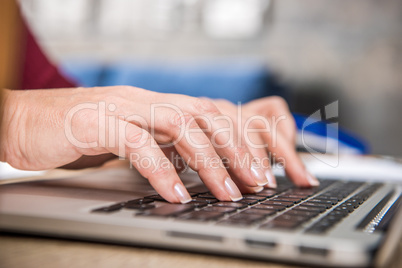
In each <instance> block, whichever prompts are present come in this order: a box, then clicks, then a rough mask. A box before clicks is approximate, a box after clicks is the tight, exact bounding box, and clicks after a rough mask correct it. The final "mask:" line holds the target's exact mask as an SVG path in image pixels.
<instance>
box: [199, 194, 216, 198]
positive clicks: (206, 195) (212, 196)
mask: <svg viewBox="0 0 402 268" xmlns="http://www.w3.org/2000/svg"><path fill="white" fill-rule="evenodd" d="M197 197H200V198H209V199H216V197H215V196H214V195H213V194H211V193H204V194H198V195H197Z"/></svg>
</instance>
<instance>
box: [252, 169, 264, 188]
mask: <svg viewBox="0 0 402 268" xmlns="http://www.w3.org/2000/svg"><path fill="white" fill-rule="evenodd" d="M250 170H251V173H253V176H254V181H255V182H256V183H257V185H258V186H264V185H265V184H267V183H268V179H267V177H265V175H264V172H263V171H262V170H261V169H260V168H257V167H256V166H255V165H251V169H250Z"/></svg>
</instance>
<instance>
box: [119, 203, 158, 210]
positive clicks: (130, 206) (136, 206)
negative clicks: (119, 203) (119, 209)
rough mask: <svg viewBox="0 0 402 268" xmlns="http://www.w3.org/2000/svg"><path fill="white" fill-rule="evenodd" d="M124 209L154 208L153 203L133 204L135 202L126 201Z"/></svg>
mask: <svg viewBox="0 0 402 268" xmlns="http://www.w3.org/2000/svg"><path fill="white" fill-rule="evenodd" d="M124 208H125V209H138V210H146V209H151V208H155V205H152V204H135V203H126V204H125V205H124Z"/></svg>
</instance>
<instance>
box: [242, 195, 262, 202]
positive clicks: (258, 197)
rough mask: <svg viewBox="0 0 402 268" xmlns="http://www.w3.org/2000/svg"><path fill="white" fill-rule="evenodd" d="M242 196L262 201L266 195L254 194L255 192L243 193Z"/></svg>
mask: <svg viewBox="0 0 402 268" xmlns="http://www.w3.org/2000/svg"><path fill="white" fill-rule="evenodd" d="M243 197H244V198H245V199H255V200H257V201H264V200H265V199H267V197H265V196H259V195H255V194H244V195H243Z"/></svg>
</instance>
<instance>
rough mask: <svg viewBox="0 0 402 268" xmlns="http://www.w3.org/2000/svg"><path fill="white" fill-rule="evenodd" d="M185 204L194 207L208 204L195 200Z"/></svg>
mask: <svg viewBox="0 0 402 268" xmlns="http://www.w3.org/2000/svg"><path fill="white" fill-rule="evenodd" d="M187 204H188V205H192V206H193V207H195V208H202V207H206V206H208V203H200V202H196V201H190V202H188V203H187Z"/></svg>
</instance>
